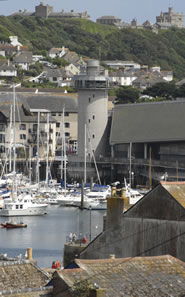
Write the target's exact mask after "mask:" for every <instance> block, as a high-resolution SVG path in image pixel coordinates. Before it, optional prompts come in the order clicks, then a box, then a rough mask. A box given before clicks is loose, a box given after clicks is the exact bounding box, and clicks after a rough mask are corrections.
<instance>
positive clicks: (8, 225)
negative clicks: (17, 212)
mask: <svg viewBox="0 0 185 297" xmlns="http://www.w3.org/2000/svg"><path fill="white" fill-rule="evenodd" d="M26 227H27V225H26V224H24V223H20V224H18V223H6V228H7V229H15V228H26Z"/></svg>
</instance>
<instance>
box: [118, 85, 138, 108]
mask: <svg viewBox="0 0 185 297" xmlns="http://www.w3.org/2000/svg"><path fill="white" fill-rule="evenodd" d="M139 93H140V92H139V90H138V89H136V88H133V87H132V86H124V87H121V88H119V89H117V90H116V96H117V99H116V101H117V102H116V103H118V104H124V103H134V102H136V101H137V100H138V98H139Z"/></svg>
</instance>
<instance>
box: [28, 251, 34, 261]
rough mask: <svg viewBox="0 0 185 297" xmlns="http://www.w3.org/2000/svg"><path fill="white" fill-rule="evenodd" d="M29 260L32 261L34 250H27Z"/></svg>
mask: <svg viewBox="0 0 185 297" xmlns="http://www.w3.org/2000/svg"><path fill="white" fill-rule="evenodd" d="M27 259H28V260H30V261H32V260H33V258H32V248H27Z"/></svg>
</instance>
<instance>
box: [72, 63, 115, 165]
mask: <svg viewBox="0 0 185 297" xmlns="http://www.w3.org/2000/svg"><path fill="white" fill-rule="evenodd" d="M75 87H76V89H77V90H78V159H79V160H83V158H84V150H85V149H86V156H87V159H88V160H89V161H90V160H91V159H92V156H93V155H94V156H95V157H96V156H99V155H100V154H102V150H103V146H102V145H101V142H102V137H103V134H104V132H105V129H106V126H107V121H108V87H109V82H108V77H107V76H105V73H104V72H101V67H100V64H99V61H97V60H89V61H88V63H87V70H86V73H84V74H80V75H78V76H76V77H75ZM85 147H86V148H85Z"/></svg>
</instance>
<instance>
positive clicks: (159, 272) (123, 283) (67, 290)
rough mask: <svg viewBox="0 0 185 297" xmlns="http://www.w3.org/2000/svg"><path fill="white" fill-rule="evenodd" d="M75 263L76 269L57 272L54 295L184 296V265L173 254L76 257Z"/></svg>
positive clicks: (103, 296) (92, 296)
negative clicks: (127, 256) (94, 257)
mask: <svg viewBox="0 0 185 297" xmlns="http://www.w3.org/2000/svg"><path fill="white" fill-rule="evenodd" d="M75 264H76V267H75V268H76V269H75V268H74V269H64V270H60V271H56V272H54V275H53V282H52V283H53V297H60V296H61V297H72V296H76V295H77V294H79V293H80V292H81V295H80V296H89V297H113V296H116V297H133V296H135V297H143V296H153V297H159V296H184V288H185V287H184V280H185V276H184V272H185V265H184V263H183V262H182V261H180V260H178V259H175V258H174V257H172V256H170V255H166V256H159V257H135V258H119V259H118V258H114V256H113V255H112V256H111V257H110V258H109V259H96V260H89V259H88V260H82V259H75ZM83 291H84V295H83V294H82V292H83ZM87 292H88V293H89V294H88V295H87ZM85 293H86V294H85Z"/></svg>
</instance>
